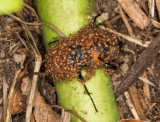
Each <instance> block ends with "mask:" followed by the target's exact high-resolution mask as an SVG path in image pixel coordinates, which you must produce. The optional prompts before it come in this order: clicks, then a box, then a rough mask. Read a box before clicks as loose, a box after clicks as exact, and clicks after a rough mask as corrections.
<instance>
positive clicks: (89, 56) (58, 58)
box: [45, 25, 119, 82]
mask: <svg viewBox="0 0 160 122" xmlns="http://www.w3.org/2000/svg"><path fill="white" fill-rule="evenodd" d="M118 56H119V44H118V39H117V37H116V36H115V35H113V34H111V33H108V32H107V31H104V30H102V29H100V28H97V27H95V26H94V25H89V26H86V27H84V28H82V29H81V30H80V31H79V32H78V33H77V34H75V35H70V36H69V37H68V38H65V39H60V40H59V41H58V42H56V44H55V45H54V46H52V47H51V49H50V50H49V51H48V53H47V55H46V56H45V62H46V63H45V66H46V72H47V73H49V74H50V75H51V76H52V78H53V80H54V81H61V82H66V81H67V80H72V79H73V78H76V77H78V76H79V73H80V71H81V70H83V69H85V70H86V71H88V72H90V75H91V74H94V71H95V69H96V68H103V69H104V71H105V72H108V74H110V73H111V70H110V69H112V67H110V65H109V64H112V65H113V64H115V65H113V67H114V69H115V66H116V60H117V59H118Z"/></svg>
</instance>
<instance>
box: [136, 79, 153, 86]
mask: <svg viewBox="0 0 160 122" xmlns="http://www.w3.org/2000/svg"><path fill="white" fill-rule="evenodd" d="M139 79H140V80H142V81H143V82H145V83H148V84H149V85H151V86H153V87H155V85H154V84H153V83H152V82H151V81H149V80H148V79H146V78H142V77H139Z"/></svg>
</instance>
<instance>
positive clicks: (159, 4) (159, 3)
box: [156, 0, 160, 20]
mask: <svg viewBox="0 0 160 122" xmlns="http://www.w3.org/2000/svg"><path fill="white" fill-rule="evenodd" d="M156 5H157V10H158V15H159V20H160V0H156Z"/></svg>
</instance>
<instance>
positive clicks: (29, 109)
mask: <svg viewBox="0 0 160 122" xmlns="http://www.w3.org/2000/svg"><path fill="white" fill-rule="evenodd" d="M41 63H42V58H41V56H40V55H36V56H35V67H34V72H39V70H40V67H41ZM37 81H38V75H34V76H33V79H32V86H31V92H30V95H29V99H28V100H29V101H28V105H27V110H26V121H25V122H30V118H31V113H32V106H33V100H34V95H35V90H36V86H37Z"/></svg>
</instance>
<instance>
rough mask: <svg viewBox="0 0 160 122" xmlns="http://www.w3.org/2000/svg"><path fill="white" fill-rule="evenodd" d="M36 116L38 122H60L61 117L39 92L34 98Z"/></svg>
mask: <svg viewBox="0 0 160 122" xmlns="http://www.w3.org/2000/svg"><path fill="white" fill-rule="evenodd" d="M33 106H34V108H35V109H34V116H35V120H36V122H60V121H61V117H60V115H59V114H57V113H56V112H54V111H53V110H52V109H51V108H50V106H49V105H47V104H46V103H45V101H44V99H43V97H42V96H41V95H40V93H39V92H38V91H36V93H35V98H34V103H33Z"/></svg>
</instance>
